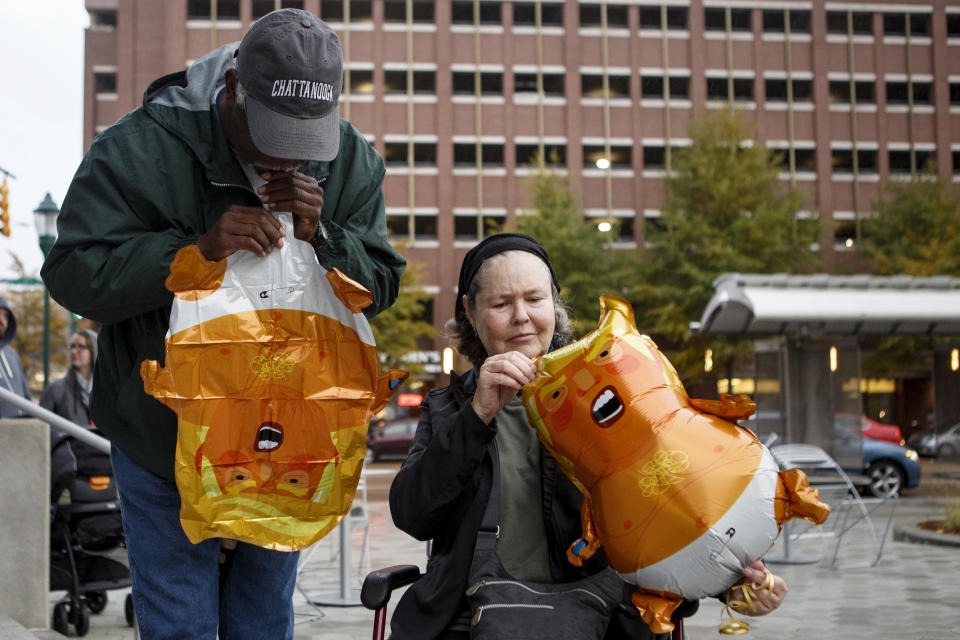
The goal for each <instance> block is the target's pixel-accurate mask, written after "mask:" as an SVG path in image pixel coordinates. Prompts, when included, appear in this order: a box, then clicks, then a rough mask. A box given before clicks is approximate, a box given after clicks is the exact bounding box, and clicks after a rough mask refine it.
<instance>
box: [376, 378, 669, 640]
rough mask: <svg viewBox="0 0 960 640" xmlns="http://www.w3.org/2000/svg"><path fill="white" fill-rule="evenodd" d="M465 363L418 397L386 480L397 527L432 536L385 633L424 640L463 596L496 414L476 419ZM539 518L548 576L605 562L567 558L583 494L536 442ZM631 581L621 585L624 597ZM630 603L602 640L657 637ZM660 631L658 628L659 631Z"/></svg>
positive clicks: (572, 576) (485, 493)
mask: <svg viewBox="0 0 960 640" xmlns="http://www.w3.org/2000/svg"><path fill="white" fill-rule="evenodd" d="M475 390H476V376H475V374H474V372H473V371H470V372H468V373H467V374H466V375H464V376H462V377H461V376H457V375H456V374H454V375H452V377H451V382H450V386H449V387H445V388H442V389H435V390H433V391H431V392H430V394H429V395H428V396H427V398H426V400H425V401H424V403H423V405H422V407H421V410H422V413H421V417H420V424H419V425H418V427H417V433H416V436H415V438H414V441H413V445H412V446H411V447H410V453H409V455H408V456H407V459H406V461H405V462H404V464H403V467H402V468H401V469H400V471H399V473H398V474H397V476H396V478H395V479H394V481H393V485H392V486H391V487H390V511H391V513H392V514H393V521H394V523H395V524H396V526H397V527H398V528H400V529H401V530H403V531H405V532H407V533H409V534H410V535H411V536H413V537H414V538H417V539H418V540H433V546H432V551H431V555H430V558H429V560H428V561H427V570H426V573H425V575H424V576H423V577H422V578H420V580H419V581H417V582H416V583H414V584H413V586H411V587H410V588H409V589H408V590H407V592H406V593H404V595H403V597H402V598H401V599H400V602H399V603H398V604H397V608H396V611H395V612H394V615H393V619H392V620H391V631H392V636H391V639H392V640H407V639H411V640H412V639H416V640H430V639H431V638H435V637H436V636H438V635H439V634H440V633H441V632H442V631H443V629H444V628H445V627H446V626H447V625H448V624H449V623H450V620H451V619H452V618H453V617H454V616H455V615H456V613H457V611H458V610H459V609H460V607H461V603H462V602H464V601H465V593H464V592H465V591H466V588H467V580H468V574H469V571H470V562H471V559H472V557H473V548H474V543H475V542H476V536H477V530H478V529H479V527H480V520H481V519H482V517H483V511H484V509H485V508H486V504H487V499H488V498H489V495H490V487H491V482H492V473H493V470H492V463H491V459H490V456H491V453H492V452H491V446H492V444H493V440H494V437H495V435H496V421H495V420H494V421H492V422H491V423H490V424H489V425H486V424H484V423H483V422H482V421H481V420H480V418H478V417H477V415H476V413H474V411H473V408H472V406H471V405H470V399H471V398H472V397H473V393H474V391H475ZM540 468H541V485H542V504H543V520H544V525H545V529H546V533H547V545H548V549H549V554H550V571H551V574H552V576H553V580H554V581H555V582H572V581H574V580H578V579H579V578H582V577H584V576H585V575H588V574H591V573H595V572H597V571H599V570H600V569H602V568H603V567H604V566H605V563H606V561H605V559H604V557H603V553H602V552H600V553H598V554H597V555H596V556H594V557H593V558H592V559H591V560H590V561H589V562H588V563H587V564H586V566H585V567H584V568H582V569H579V568H577V567H574V566H573V565H571V564H570V563H569V562H567V560H566V557H565V552H566V548H567V546H569V545H570V543H571V542H573V541H574V540H576V539H577V538H579V537H580V534H581V531H580V505H581V503H582V501H583V496H582V495H581V494H580V492H579V491H578V490H577V489H576V487H574V485H573V483H571V482H570V480H569V479H567V477H566V476H564V475H563V473H562V472H561V471H560V470H559V469H558V468H557V465H556V463H555V462H554V460H553V458H552V457H551V456H550V455H549V454H548V453H547V452H546V450H545V449H543V448H542V447H541V449H540ZM631 590H632V587H629V585H626V583H625V585H624V598H625V602H627V601H628V599H629V593H630V591H631ZM635 611H636V610H635V609H633V608H632V606H627V607H623V612H619V613H617V614H616V615H615V616H614V620H613V621H612V622H611V625H610V628H609V630H608V632H607V635H606V638H607V640H619V639H624V640H625V639H627V638H630V639H631V640H644V639H649V638H658V637H660V636H655V635H653V634H651V633H650V630H649V629H648V628H647V626H646V625H645V624H644V623H643V621H642V620H640V618H639V616H637V615H636V613H635ZM663 637H666V636H663Z"/></svg>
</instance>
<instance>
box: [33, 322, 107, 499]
mask: <svg viewBox="0 0 960 640" xmlns="http://www.w3.org/2000/svg"><path fill="white" fill-rule="evenodd" d="M67 348H68V352H69V355H68V357H69V359H70V368H69V369H67V373H66V374H65V375H64V376H63V377H62V378H57V379H56V380H53V381H51V382H50V384H48V385H47V388H46V389H44V390H43V395H41V396H40V406H41V407H43V408H44V409H46V410H47V411H52V412H53V413H55V414H57V415H58V416H60V417H61V418H65V419H67V420H69V421H70V422H73V423H74V424H77V425H80V426H81V427H85V428H87V429H91V430H94V429H95V426H94V424H93V420H91V419H90V393H91V391H92V390H93V365H94V362H96V360H97V334H96V333H95V332H94V331H91V330H90V329H80V330H79V331H77V332H76V333H74V334H73V335H72V336H70V340H69V341H68V343H67ZM50 472H51V480H52V482H51V491H52V494H53V499H54V500H55V499H56V498H57V496H58V495H59V493H60V488H61V486H62V485H63V483H64V480H65V479H66V478H68V477H69V476H71V475H72V474H74V473H77V472H81V473H83V474H85V475H87V476H93V475H110V474H111V467H110V456H109V455H107V454H105V453H103V452H102V451H100V450H99V449H95V448H94V447H92V446H90V445H88V444H87V443H85V442H82V441H80V440H77V439H76V438H72V437H70V436H69V435H67V434H66V433H64V432H63V431H60V430H59V429H57V428H56V427H53V426H51V428H50Z"/></svg>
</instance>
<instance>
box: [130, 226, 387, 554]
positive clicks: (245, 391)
mask: <svg viewBox="0 0 960 640" xmlns="http://www.w3.org/2000/svg"><path fill="white" fill-rule="evenodd" d="M279 219H280V221H281V223H282V224H283V226H284V228H285V231H286V236H285V241H284V245H283V247H281V248H280V249H274V250H272V251H271V252H270V253H269V254H268V255H267V256H266V257H264V258H260V257H257V256H255V255H254V254H252V253H250V252H248V251H239V252H237V253H235V254H233V255H231V256H230V257H229V258H227V259H226V260H221V261H219V262H210V261H208V260H206V259H205V258H204V257H203V256H202V254H201V253H200V251H199V248H198V247H197V246H196V245H190V246H187V247H184V248H183V249H181V250H180V251H179V252H178V253H177V255H176V257H175V259H174V260H173V263H172V264H171V267H170V276H169V277H168V278H167V283H166V284H167V288H168V289H170V290H171V291H173V292H174V295H175V297H174V302H173V307H172V310H171V313H170V329H169V331H168V333H167V338H166V360H165V366H163V367H161V366H160V364H159V363H158V362H156V361H152V360H149V361H144V362H143V363H142V364H141V367H140V375H141V377H142V378H143V383H144V390H145V391H146V392H147V393H149V394H150V395H152V396H154V397H155V398H157V400H159V401H160V402H162V403H163V404H165V405H166V406H167V407H169V408H170V409H172V410H173V411H174V412H176V414H177V417H178V435H177V459H176V469H175V477H176V482H177V487H178V489H179V491H180V497H181V504H182V506H181V511H180V520H181V523H182V525H183V529H184V532H185V533H186V534H187V537H188V538H189V539H190V540H191V541H192V542H199V541H201V540H204V539H207V538H213V537H219V538H231V539H235V540H241V541H243V542H250V543H253V544H257V545H260V546H263V547H267V548H271V549H279V550H295V549H302V548H305V547H308V546H310V545H311V544H312V543H313V542H315V541H316V540H318V539H320V538H321V537H323V536H324V535H325V534H326V533H327V532H329V531H330V530H331V529H332V528H333V527H335V526H336V525H337V524H338V523H339V522H340V520H341V519H342V518H343V516H344V515H345V514H346V513H347V511H348V510H349V508H350V503H351V502H352V500H353V495H354V492H355V491H356V487H357V484H358V482H359V479H360V472H361V470H362V467H363V458H364V454H365V452H366V436H367V425H368V424H369V420H370V418H371V417H372V415H373V414H374V413H375V412H377V411H379V410H380V409H381V408H382V407H383V406H385V405H386V403H387V402H388V401H389V399H390V396H391V394H392V392H393V390H394V389H395V388H396V387H397V386H398V385H399V384H400V382H402V380H403V379H404V378H405V377H406V372H402V371H394V370H391V371H388V372H385V373H383V374H381V372H380V364H379V359H378V356H377V350H376V347H375V346H374V341H373V334H372V333H371V331H370V327H369V325H368V324H367V320H366V318H365V317H364V316H363V314H362V313H360V311H361V309H362V308H363V307H364V306H366V305H367V304H369V303H370V302H371V300H372V298H371V295H370V293H369V292H368V291H367V290H366V289H364V288H363V287H362V286H360V285H359V284H357V283H356V282H353V281H352V280H350V279H349V278H347V277H346V276H344V275H343V274H342V273H340V272H339V271H337V270H333V271H326V270H325V269H323V268H322V267H321V266H320V265H319V264H318V263H317V259H316V256H315V254H314V252H313V248H312V247H311V246H310V245H309V244H308V243H306V242H302V241H300V240H296V239H294V235H293V225H292V221H291V217H290V215H289V214H280V216H279Z"/></svg>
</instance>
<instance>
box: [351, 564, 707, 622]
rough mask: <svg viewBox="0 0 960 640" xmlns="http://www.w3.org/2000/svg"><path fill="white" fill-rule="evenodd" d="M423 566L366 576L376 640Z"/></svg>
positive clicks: (365, 598) (683, 612)
mask: <svg viewBox="0 0 960 640" xmlns="http://www.w3.org/2000/svg"><path fill="white" fill-rule="evenodd" d="M420 575H421V574H420V567H418V566H416V565H412V564H401V565H395V566H392V567H386V568H384V569H378V570H376V571H372V572H370V573H368V574H367V577H366V578H364V580H363V586H362V587H361V589H360V602H361V603H363V606H364V607H366V608H367V609H370V610H371V611H373V612H374V617H373V635H372V636H371V637H372V638H373V640H383V639H384V634H385V632H386V628H387V604H388V603H389V602H390V596H391V595H392V594H393V591H394V589H400V588H402V587H405V586H407V585H409V584H413V583H414V582H416V581H417V580H418V579H419V578H420ZM698 607H699V603H698V602H696V601H692V602H687V603H684V605H682V606H681V607H680V609H678V610H677V613H675V614H674V616H673V620H672V621H673V632H672V634H671V636H670V637H671V640H684V633H683V619H684V618H687V617H690V616H692V615H693V614H694V613H696V611H697V608H698Z"/></svg>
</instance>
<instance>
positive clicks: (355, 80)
mask: <svg viewBox="0 0 960 640" xmlns="http://www.w3.org/2000/svg"><path fill="white" fill-rule="evenodd" d="M347 93H351V94H353V95H360V94H363V95H370V94H372V93H373V69H351V70H350V86H349V87H348V88H347Z"/></svg>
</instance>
